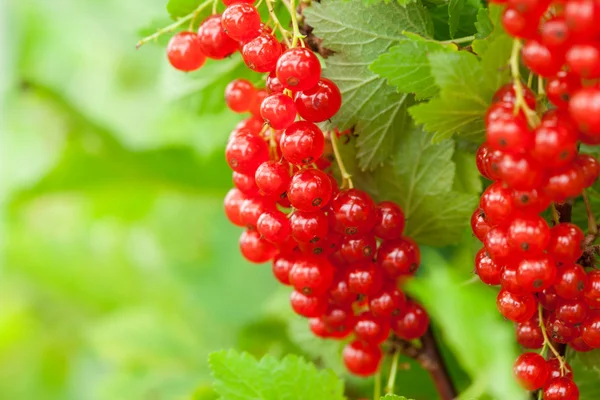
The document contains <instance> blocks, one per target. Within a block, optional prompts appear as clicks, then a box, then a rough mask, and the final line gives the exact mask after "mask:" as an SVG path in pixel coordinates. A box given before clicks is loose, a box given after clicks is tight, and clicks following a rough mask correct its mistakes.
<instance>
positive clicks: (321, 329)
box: [308, 318, 331, 339]
mask: <svg viewBox="0 0 600 400" xmlns="http://www.w3.org/2000/svg"><path fill="white" fill-rule="evenodd" d="M308 326H309V328H310V330H311V332H312V333H313V334H314V335H315V336H317V337H320V338H322V339H327V338H329V337H331V333H329V330H328V329H327V325H325V323H324V322H323V321H321V318H310V319H309V320H308Z"/></svg>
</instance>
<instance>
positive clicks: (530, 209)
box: [512, 189, 551, 215]
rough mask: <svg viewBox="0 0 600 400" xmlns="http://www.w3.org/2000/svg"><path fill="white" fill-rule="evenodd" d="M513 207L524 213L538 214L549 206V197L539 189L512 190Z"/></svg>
mask: <svg viewBox="0 0 600 400" xmlns="http://www.w3.org/2000/svg"><path fill="white" fill-rule="evenodd" d="M512 199H513V203H514V206H515V209H516V210H517V211H518V212H520V213H521V214H524V215H531V214H540V213H541V212H542V211H544V210H545V209H547V208H548V206H550V203H551V202H550V199H549V198H548V197H547V196H546V195H544V193H543V192H542V191H541V190H538V189H531V190H513V191H512Z"/></svg>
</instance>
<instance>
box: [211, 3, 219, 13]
mask: <svg viewBox="0 0 600 400" xmlns="http://www.w3.org/2000/svg"><path fill="white" fill-rule="evenodd" d="M218 4H219V0H213V6H212V13H213V14H216V13H217V5H218Z"/></svg>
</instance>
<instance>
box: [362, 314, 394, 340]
mask: <svg viewBox="0 0 600 400" xmlns="http://www.w3.org/2000/svg"><path fill="white" fill-rule="evenodd" d="M354 335H355V336H356V339H358V340H361V341H363V342H366V343H369V344H381V343H383V342H385V340H386V339H387V338H388V336H389V335H390V322H389V320H388V319H386V318H382V317H376V316H374V315H373V314H371V313H370V312H368V311H367V312H363V313H362V314H360V315H359V316H358V317H357V318H356V323H355V325H354Z"/></svg>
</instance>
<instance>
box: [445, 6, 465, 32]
mask: <svg viewBox="0 0 600 400" xmlns="http://www.w3.org/2000/svg"><path fill="white" fill-rule="evenodd" d="M465 3H466V0H449V1H448V24H449V28H450V37H452V38H454V37H456V36H455V35H456V31H457V30H458V24H459V23H460V15H461V13H462V10H463V8H464V6H465Z"/></svg>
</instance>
